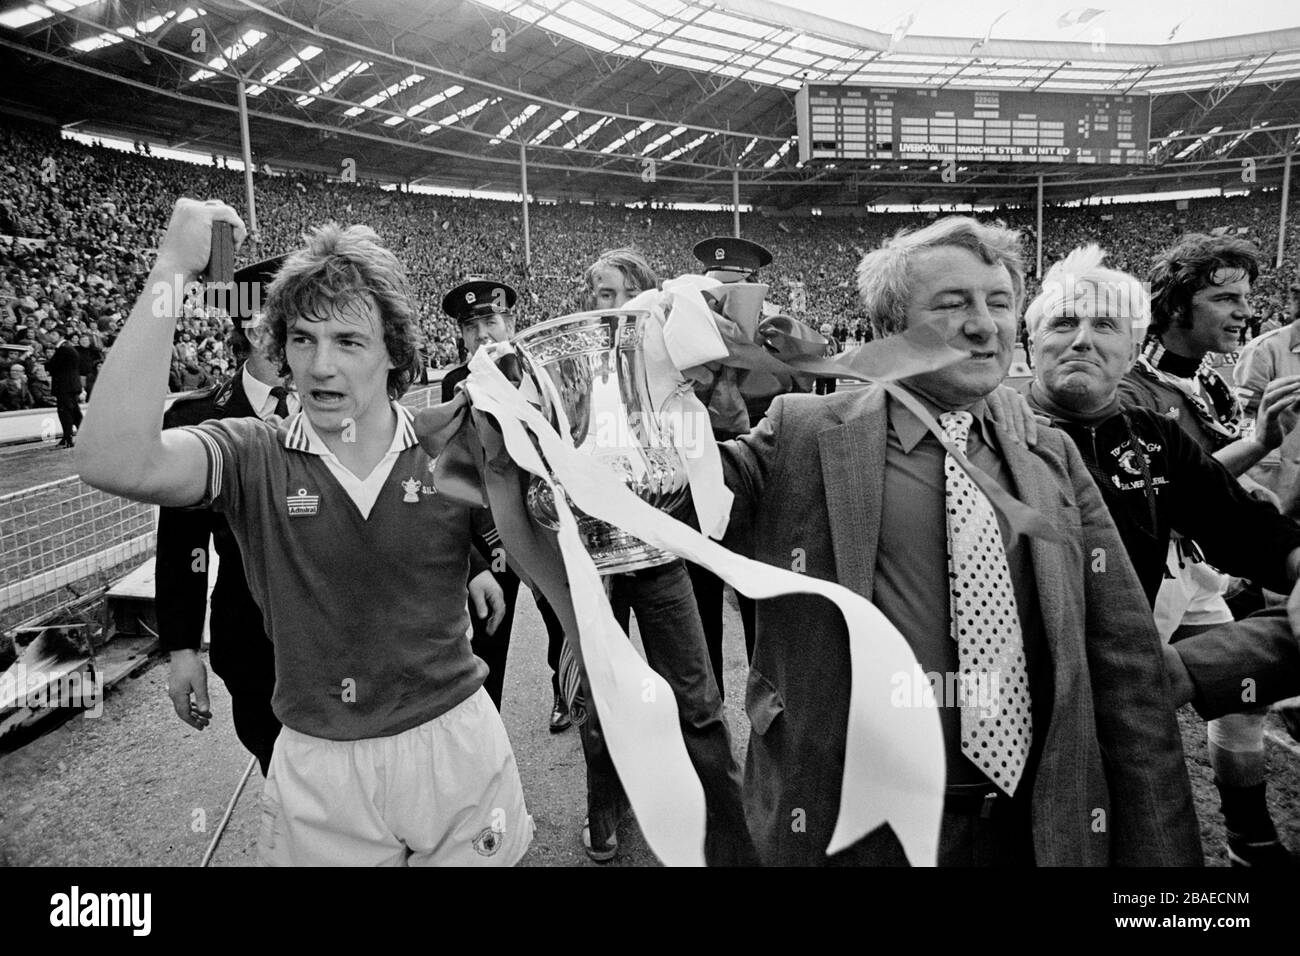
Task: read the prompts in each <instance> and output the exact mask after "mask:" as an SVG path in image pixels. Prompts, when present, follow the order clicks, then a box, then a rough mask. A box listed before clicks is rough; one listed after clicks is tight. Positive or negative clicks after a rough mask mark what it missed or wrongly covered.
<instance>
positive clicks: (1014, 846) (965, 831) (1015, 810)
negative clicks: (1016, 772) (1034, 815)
mask: <svg viewBox="0 0 1300 956" xmlns="http://www.w3.org/2000/svg"><path fill="white" fill-rule="evenodd" d="M1027 783H1029V781H1024V782H1023V783H1022V784H1021V790H1023V791H1024V792H1018V793H1017V795H1016V796H1015V797H1014V798H1013V797H1008V796H1006V795H1005V794H1001V795H999V796H998V797H997V798H996V799H995V800H994V801H993V802H992V804H991V805H990V807H989V809H988V810H987V811H986V812H985V811H978V810H970V809H963V811H962V812H958V813H953V812H950V811H949V809H948V806H947V804H945V808H944V813H943V820H942V823H941V824H940V825H939V865H940V866H1014V867H1020V866H1033V865H1034V837H1033V829H1032V827H1031V823H1030V798H1029V793H1028V791H1029V788H1028V787H1027V786H1025V784H1027Z"/></svg>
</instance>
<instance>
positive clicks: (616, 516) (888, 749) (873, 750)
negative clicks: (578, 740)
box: [422, 346, 945, 865]
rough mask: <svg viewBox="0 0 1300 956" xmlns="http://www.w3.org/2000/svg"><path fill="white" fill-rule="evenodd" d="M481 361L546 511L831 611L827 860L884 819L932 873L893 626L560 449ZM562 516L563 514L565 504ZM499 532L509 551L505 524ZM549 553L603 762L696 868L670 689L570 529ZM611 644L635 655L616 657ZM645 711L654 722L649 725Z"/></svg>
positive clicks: (927, 716) (938, 762) (759, 592)
mask: <svg viewBox="0 0 1300 956" xmlns="http://www.w3.org/2000/svg"><path fill="white" fill-rule="evenodd" d="M490 353H491V347H490V346H489V347H488V351H484V350H480V352H479V353H478V354H476V355H475V357H474V358H473V359H472V360H471V362H470V376H469V378H467V379H466V381H465V389H466V390H467V392H468V393H469V396H470V399H471V401H472V403H473V405H474V407H475V409H476V410H478V411H481V412H483V413H486V414H488V415H491V416H493V418H494V419H495V421H496V423H497V424H498V425H499V426H500V428H501V434H502V436H503V437H504V440H505V445H506V448H507V449H508V451H509V453H510V455H511V457H512V458H514V460H515V462H516V463H518V465H519V466H520V467H521V468H523V469H524V470H525V471H527V472H531V473H532V474H537V475H539V476H540V477H542V478H543V480H546V481H549V482H552V486H553V488H554V489H555V491H556V501H557V503H559V502H561V501H562V498H563V495H562V493H561V492H567V494H568V495H569V497H570V498H571V499H572V501H573V503H574V505H575V506H576V507H578V508H581V509H582V510H583V511H584V512H585V513H587V514H589V515H591V516H592V517H595V518H599V519H601V520H603V521H608V522H610V523H612V524H616V525H617V526H618V527H620V528H623V529H624V530H626V531H628V532H629V533H631V534H634V535H636V536H637V537H638V538H640V539H642V540H643V541H646V542H647V543H649V544H651V545H653V546H655V547H659V548H662V549H664V550H667V551H670V552H672V553H674V554H677V555H679V556H681V557H684V558H686V559H688V560H690V561H693V562H695V563H697V564H700V565H702V566H703V567H706V568H708V569H709V570H711V571H713V572H714V573H715V574H717V575H718V576H719V577H721V578H722V579H723V580H724V581H726V582H727V583H729V584H731V585H732V586H733V587H735V588H736V589H737V590H738V591H740V592H741V593H743V594H746V595H748V596H750V597H753V598H768V597H778V596H781V595H785V594H794V593H805V594H817V595H820V596H822V597H824V598H826V599H828V600H830V601H832V602H833V603H834V604H835V605H836V607H837V608H838V609H839V610H840V612H841V614H842V615H843V617H844V620H845V624H846V627H847V630H848V637H849V650H850V660H851V664H852V670H853V680H852V682H851V689H850V695H849V718H848V726H847V728H846V748H845V762H844V775H843V784H842V789H841V795H840V808H839V815H838V817H837V821H836V826H835V829H834V833H833V834H832V837H831V842H830V845H829V847H828V849H827V852H828V853H835V852H839V851H840V850H843V849H845V848H847V847H849V846H851V845H852V844H853V843H855V842H856V841H858V840H859V839H861V838H862V837H864V836H866V835H867V834H868V833H870V832H871V831H872V830H874V829H875V828H876V827H878V826H880V825H881V824H883V823H886V822H888V823H889V824H890V826H891V827H892V828H893V830H894V832H895V834H896V835H897V836H898V839H899V841H900V842H901V843H902V845H903V848H904V850H905V852H906V853H907V854H908V858H909V859H910V860H912V861H913V862H914V863H918V864H921V865H933V864H934V862H935V860H936V857H937V852H938V835H939V819H940V815H941V813H942V808H943V786H944V773H945V763H944V753H943V741H942V736H941V733H940V729H939V719H938V713H937V711H936V710H934V709H933V708H932V706H925V705H920V706H913V707H896V706H893V705H892V703H891V700H892V697H891V691H892V689H893V688H894V687H895V686H896V683H897V681H898V680H900V679H906V680H908V681H911V682H912V683H911V685H910V686H922V685H925V684H926V681H925V678H924V675H922V674H921V672H920V667H919V665H918V664H917V662H916V658H915V656H914V655H913V653H912V650H911V648H910V646H909V645H908V644H907V642H906V640H905V639H904V638H903V636H902V635H901V634H900V633H899V632H898V631H897V629H895V628H894V626H893V625H892V624H890V623H889V621H888V620H887V619H886V618H885V617H884V615H883V614H881V613H880V611H879V610H877V609H876V607H875V606H874V605H872V604H871V603H870V602H869V601H867V600H866V599H865V598H862V597H861V596H860V595H857V594H855V593H853V592H852V591H850V590H848V589H847V588H844V587H842V586H841V585H839V584H835V583H833V582H829V581H822V580H819V579H817V578H810V577H808V576H806V575H800V574H796V573H794V572H792V571H786V570H783V569H780V568H776V567H773V566H771V565H768V564H764V563H762V562H759V561H754V560H751V559H749V558H745V557H742V556H740V555H736V554H733V553H732V552H730V551H727V550H726V549H725V548H723V547H721V546H720V545H718V544H716V543H714V542H712V541H710V540H709V539H708V538H707V537H705V536H704V535H702V534H700V533H698V532H696V531H694V530H692V529H690V528H689V527H687V526H685V525H683V524H682V523H681V522H679V521H676V520H674V519H673V518H671V517H669V516H668V515H666V514H664V513H662V512H660V511H658V510H656V509H654V508H652V507H650V506H649V505H647V504H646V503H645V502H643V501H642V500H641V499H640V498H638V497H637V496H636V495H635V494H633V493H632V492H631V491H630V490H629V489H628V488H627V487H626V486H625V485H624V484H623V483H622V482H621V481H620V480H619V479H618V478H616V477H615V476H614V475H613V474H610V473H608V472H607V471H606V470H605V469H603V468H601V467H600V466H599V465H597V464H595V463H594V462H592V461H591V460H590V459H589V458H588V457H587V456H585V455H582V454H581V453H580V452H577V451H576V450H575V449H573V448H572V447H569V446H568V445H567V444H566V443H565V442H564V441H563V440H562V439H561V438H560V436H559V435H558V434H557V433H556V432H555V431H554V429H552V428H551V426H550V424H549V423H548V422H547V421H546V420H545V419H544V418H543V417H542V415H541V414H540V412H539V411H538V410H537V409H536V408H534V407H533V406H532V405H530V404H529V403H528V402H526V401H525V400H524V399H523V398H522V397H521V396H520V394H519V392H518V391H517V390H516V389H515V388H514V387H513V386H512V385H511V384H510V383H509V382H508V381H507V380H506V379H505V377H504V376H503V375H501V373H500V371H499V370H498V369H497V367H496V366H495V364H494V363H493V361H492V358H491V354H490ZM422 414H424V413H422ZM534 441H536V442H537V446H536V447H535V446H534V445H533V442H534ZM539 450H540V454H539ZM543 457H544V459H545V460H544V461H543ZM548 466H549V468H548ZM552 472H553V474H554V478H552V477H551V473H552ZM564 513H565V515H566V516H567V515H568V511H567V508H566V509H565V512H564ZM566 520H567V519H566ZM498 527H499V529H500V530H501V531H502V537H503V539H504V540H506V548H507V551H509V550H510V548H511V544H510V541H509V540H508V537H507V532H506V529H504V528H500V525H499V526H498ZM565 527H567V528H568V531H567V532H566V531H565V530H564V528H565ZM560 548H561V551H562V552H563V554H564V564H565V568H566V570H567V571H568V572H569V575H570V582H569V583H570V593H571V594H572V596H573V601H574V610H575V612H576V618H577V626H578V643H579V645H580V648H581V656H582V658H583V661H584V664H585V665H586V666H587V670H588V679H589V682H590V684H591V689H592V694H593V697H594V698H595V704H596V707H597V710H598V712H599V713H600V715H601V721H602V726H603V727H604V729H605V733H606V737H607V739H608V741H609V749H610V755H611V757H612V758H613V760H614V764H615V767H616V768H617V769H618V772H619V775H620V777H621V778H622V779H623V782H624V786H625V789H626V790H627V794H628V798H629V800H630V801H631V803H632V806H633V809H634V810H635V811H636V813H637V817H638V820H639V821H640V822H641V826H642V830H643V832H644V833H645V836H646V840H647V842H649V843H650V845H651V847H652V849H654V850H655V852H656V854H658V855H659V856H660V857H661V859H663V860H664V862H666V863H674V864H677V863H693V862H699V860H700V859H701V857H700V854H701V853H702V843H701V841H702V838H703V824H702V812H701V813H700V814H697V812H696V811H697V809H699V810H701V811H702V796H700V798H699V799H700V803H699V804H697V803H696V797H697V790H696V788H698V786H699V784H698V778H697V777H696V776H695V774H694V771H693V768H691V767H690V764H689V760H688V759H687V757H686V754H685V748H684V746H683V745H682V743H681V736H680V732H679V730H678V728H677V727H676V726H675V725H674V726H673V727H672V728H671V732H670V731H669V728H668V726H667V724H666V722H665V721H663V719H662V717H663V714H664V713H667V712H669V711H671V714H672V717H673V720H674V721H675V719H676V708H675V706H674V705H672V703H671V692H669V691H668V690H667V688H666V685H663V682H662V679H657V675H653V671H650V670H649V668H648V667H646V665H645V664H644V662H643V661H641V660H640V658H639V656H638V655H636V654H635V652H634V651H632V650H631V648H630V645H629V644H628V642H627V641H626V639H625V638H623V635H622V632H621V630H619V629H618V628H617V625H616V624H615V623H614V621H613V616H612V614H610V612H609V610H608V605H607V604H605V603H604V602H603V601H601V600H599V596H600V595H601V594H603V589H601V588H600V584H599V579H598V576H597V575H596V573H595V567H594V565H592V564H591V560H590V558H589V557H588V556H587V554H586V552H585V550H583V548H582V547H581V545H580V543H579V540H578V537H577V534H576V530H575V526H573V525H571V524H568V525H563V526H562V531H561V535H560ZM547 596H548V598H549V597H550V596H551V595H550V594H549V593H548V594H547ZM787 639H790V640H796V639H798V638H797V636H796V635H789V636H788V638H787ZM620 648H621V649H623V650H626V651H627V652H628V654H630V657H631V658H633V659H634V660H630V659H628V658H627V657H626V656H624V655H622V654H620V653H619V649H620ZM623 669H626V670H625V671H623ZM642 669H644V671H645V672H648V673H649V674H650V675H653V676H654V677H655V678H656V679H657V681H656V683H655V686H656V688H658V687H662V688H663V690H662V692H661V693H660V694H659V696H660V697H661V698H662V697H663V696H665V695H666V697H667V703H668V704H669V706H668V707H659V706H650V707H647V705H646V704H645V703H644V702H643V694H642V693H641V691H642V687H639V686H637V685H636V681H637V679H638V678H640V679H642V680H644V679H645V678H644V677H643V671H642ZM648 714H653V715H654V717H655V724H654V728H653V729H652V728H651V727H649V726H648V722H649V720H650V718H649V717H648V716H647V715H648ZM692 783H693V786H692V785H691V784H692ZM697 826H698V829H697Z"/></svg>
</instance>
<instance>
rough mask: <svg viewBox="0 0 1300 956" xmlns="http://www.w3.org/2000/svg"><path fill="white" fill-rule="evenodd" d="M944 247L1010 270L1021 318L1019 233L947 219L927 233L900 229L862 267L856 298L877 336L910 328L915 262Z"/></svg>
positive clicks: (1022, 278) (1022, 282)
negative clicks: (909, 307)
mask: <svg viewBox="0 0 1300 956" xmlns="http://www.w3.org/2000/svg"><path fill="white" fill-rule="evenodd" d="M944 246H956V247H957V248H959V249H968V250H970V251H971V252H973V253H974V254H975V255H977V256H979V258H980V259H981V260H983V261H984V262H986V263H987V264H989V265H991V266H994V265H1003V266H1006V269H1007V272H1008V273H1010V275H1011V286H1012V289H1013V291H1014V294H1015V309H1016V315H1017V316H1018V315H1020V307H1021V306H1022V305H1023V304H1024V299H1025V267H1024V260H1023V258H1022V255H1021V248H1020V233H1019V232H1017V231H1016V230H1014V229H1008V228H1007V227H1006V226H1003V225H1001V224H994V223H983V222H979V221H978V220H976V219H972V218H971V217H969V216H947V217H945V218H943V219H940V220H939V221H937V222H934V223H931V224H930V225H928V226H926V227H925V228H924V229H918V230H914V231H913V230H907V229H904V230H901V231H900V232H898V233H897V234H896V235H895V236H894V238H892V239H890V240H888V241H886V242H885V244H884V245H883V246H881V247H880V248H879V249H876V250H875V251H874V252H868V253H867V254H866V255H865V256H863V257H862V261H861V262H860V263H858V295H859V296H860V297H861V299H862V307H863V308H864V309H865V310H866V312H867V319H868V320H869V321H870V322H871V326H872V328H874V329H875V331H876V334H877V335H878V336H884V335H893V334H894V333H896V332H902V331H903V330H904V329H905V328H907V305H908V302H909V300H910V299H911V293H912V285H911V280H912V276H911V268H912V260H913V258H914V257H915V256H916V255H917V253H920V252H924V251H926V250H928V249H939V248H942V247H944Z"/></svg>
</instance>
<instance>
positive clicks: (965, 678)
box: [939, 412, 1033, 795]
mask: <svg viewBox="0 0 1300 956" xmlns="http://www.w3.org/2000/svg"><path fill="white" fill-rule="evenodd" d="M972 420H973V419H972V417H971V414H970V412H945V413H944V414H942V415H940V416H939V423H940V424H941V425H942V426H943V431H944V434H945V435H946V436H947V437H948V440H949V441H951V442H952V443H953V444H954V445H956V446H957V447H958V448H960V449H961V450H962V451H963V452H964V451H965V450H966V438H967V436H968V435H969V434H970V426H971V422H972ZM943 470H944V479H945V481H944V505H945V510H946V512H947V517H948V588H949V594H950V598H951V612H950V615H949V616H950V618H951V620H952V636H953V640H955V641H956V642H957V660H958V675H957V676H958V680H957V688H958V693H959V703H960V705H961V750H962V753H964V754H965V755H966V757H967V758H968V759H969V760H970V761H971V762H972V763H974V764H975V766H977V767H979V768H980V770H982V771H984V773H985V775H987V776H988V778H989V779H990V780H992V781H993V782H994V783H995V784H997V785H998V787H999V788H1001V789H1002V790H1003V791H1005V792H1006V793H1007V794H1008V795H1011V794H1014V793H1015V792H1016V786H1017V785H1018V784H1019V783H1020V778H1021V775H1022V774H1023V773H1024V769H1025V760H1026V759H1027V758H1028V757H1029V744H1030V741H1031V740H1032V737H1033V724H1032V721H1031V719H1030V707H1029V704H1030V701H1029V671H1028V668H1027V667H1026V665H1025V645H1024V640H1023V638H1022V637H1021V634H1020V616H1019V614H1018V613H1017V610H1016V594H1015V591H1014V590H1013V588H1012V585H1011V569H1010V568H1009V567H1008V566H1007V555H1006V550H1005V548H1004V546H1003V544H1002V532H1001V531H1000V530H998V523H997V519H996V518H995V517H994V514H993V506H992V505H991V504H990V503H989V500H988V498H987V497H986V496H985V495H984V493H983V492H982V491H980V490H979V488H978V487H977V486H976V484H975V482H973V481H972V480H971V479H970V476H969V475H967V474H966V472H964V471H962V469H961V468H960V467H959V466H958V465H957V462H956V461H954V460H953V457H952V455H945V456H944V465H943Z"/></svg>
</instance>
